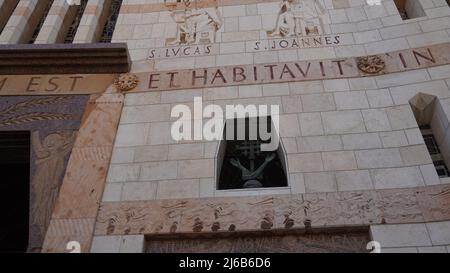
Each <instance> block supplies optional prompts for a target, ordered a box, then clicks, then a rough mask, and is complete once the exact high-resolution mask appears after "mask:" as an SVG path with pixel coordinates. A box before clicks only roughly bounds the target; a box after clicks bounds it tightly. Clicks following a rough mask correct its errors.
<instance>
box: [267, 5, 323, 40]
mask: <svg viewBox="0 0 450 273" xmlns="http://www.w3.org/2000/svg"><path fill="white" fill-rule="evenodd" d="M324 14H325V9H324V7H323V6H322V4H321V3H320V2H319V1H317V0H283V1H282V3H281V4H280V11H279V13H278V17H277V20H276V24H275V28H274V29H273V30H271V31H268V32H267V35H268V36H269V37H278V38H279V37H295V36H317V35H322V34H323V26H324V23H323V19H322V17H323V15H324Z"/></svg>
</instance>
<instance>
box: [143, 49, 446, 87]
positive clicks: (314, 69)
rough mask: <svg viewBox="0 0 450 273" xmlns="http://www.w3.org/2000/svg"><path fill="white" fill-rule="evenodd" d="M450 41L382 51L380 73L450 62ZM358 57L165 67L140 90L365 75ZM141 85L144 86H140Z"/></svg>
mask: <svg viewBox="0 0 450 273" xmlns="http://www.w3.org/2000/svg"><path fill="white" fill-rule="evenodd" d="M449 47H450V45H449V44H442V45H437V46H433V47H426V48H418V49H410V50H402V51H397V52H393V53H386V54H382V55H379V57H380V58H381V59H382V61H383V62H384V63H385V68H383V70H381V71H380V72H379V73H378V74H377V75H380V74H385V73H394V72H402V71H407V70H411V69H420V68H427V67H431V66H435V65H443V64H447V63H449V60H450V53H449V50H450V48H449ZM370 75H373V74H368V73H366V72H365V71H363V70H361V69H359V68H358V65H357V58H342V59H331V60H315V61H299V62H289V63H276V64H258V65H239V66H227V67H218V68H208V69H192V70H179V71H161V72H153V73H150V74H147V75H145V77H148V78H147V80H144V82H147V83H148V84H147V86H140V88H137V90H136V91H148V90H174V89H189V88H203V87H215V86H217V87H219V86H228V85H243V84H262V83H277V82H292V81H304V80H321V79H338V78H352V77H364V76H370ZM139 89H141V90H139Z"/></svg>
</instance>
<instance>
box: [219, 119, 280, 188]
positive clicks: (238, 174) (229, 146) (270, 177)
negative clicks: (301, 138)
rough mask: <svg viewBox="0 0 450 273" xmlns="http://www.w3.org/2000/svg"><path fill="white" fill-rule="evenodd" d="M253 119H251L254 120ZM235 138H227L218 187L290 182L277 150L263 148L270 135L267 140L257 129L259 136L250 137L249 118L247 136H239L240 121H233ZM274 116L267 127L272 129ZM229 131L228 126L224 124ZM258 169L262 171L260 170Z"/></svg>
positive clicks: (242, 186)
mask: <svg viewBox="0 0 450 273" xmlns="http://www.w3.org/2000/svg"><path fill="white" fill-rule="evenodd" d="M241 121H242V119H241ZM255 121H256V120H255V119H252V122H255ZM228 122H234V128H235V130H234V132H235V136H234V140H224V141H226V143H225V155H224V157H223V162H222V168H221V172H220V178H219V185H218V189H219V190H227V189H244V188H268V187H285V186H287V179H286V174H285V171H284V168H283V165H282V162H281V160H280V157H279V153H278V151H272V152H266V151H261V144H263V143H269V142H270V139H269V140H267V141H264V140H262V139H261V137H260V135H259V122H258V133H257V139H256V140H250V134H249V127H250V126H249V122H250V119H248V118H247V119H245V128H246V136H245V140H237V133H236V131H237V128H238V126H237V122H238V120H237V119H235V120H234V121H228ZM271 124H272V122H271V120H270V118H268V119H267V128H268V131H269V132H270V131H271V130H272V128H271ZM224 131H225V133H224V135H226V128H225V130H224ZM279 150H281V149H279ZM258 170H259V171H258Z"/></svg>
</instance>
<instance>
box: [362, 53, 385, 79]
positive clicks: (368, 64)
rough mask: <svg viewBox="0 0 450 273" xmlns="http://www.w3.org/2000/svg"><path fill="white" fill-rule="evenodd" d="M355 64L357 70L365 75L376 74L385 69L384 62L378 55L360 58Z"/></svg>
mask: <svg viewBox="0 0 450 273" xmlns="http://www.w3.org/2000/svg"><path fill="white" fill-rule="evenodd" d="M357 62H358V68H359V70H361V71H362V72H364V73H367V74H378V73H380V72H382V71H384V68H385V67H386V63H385V62H384V60H383V59H382V58H381V57H380V56H378V55H372V56H367V57H360V58H358V59H357Z"/></svg>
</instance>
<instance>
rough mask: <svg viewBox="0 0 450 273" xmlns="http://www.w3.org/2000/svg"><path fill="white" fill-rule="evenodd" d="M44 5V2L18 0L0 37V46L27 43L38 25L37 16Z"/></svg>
mask: <svg viewBox="0 0 450 273" xmlns="http://www.w3.org/2000/svg"><path fill="white" fill-rule="evenodd" d="M45 4H46V2H45V1H39V0H20V2H19V4H18V5H17V7H16V9H15V10H14V12H13V14H12V16H11V17H10V19H9V21H8V23H7V24H6V26H5V28H4V29H3V32H2V33H1V35H0V44H20V43H27V42H28V39H29V38H30V37H31V35H33V31H34V27H36V25H37V24H38V23H39V19H40V17H39V14H40V13H41V12H40V11H41V10H43V7H45Z"/></svg>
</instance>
